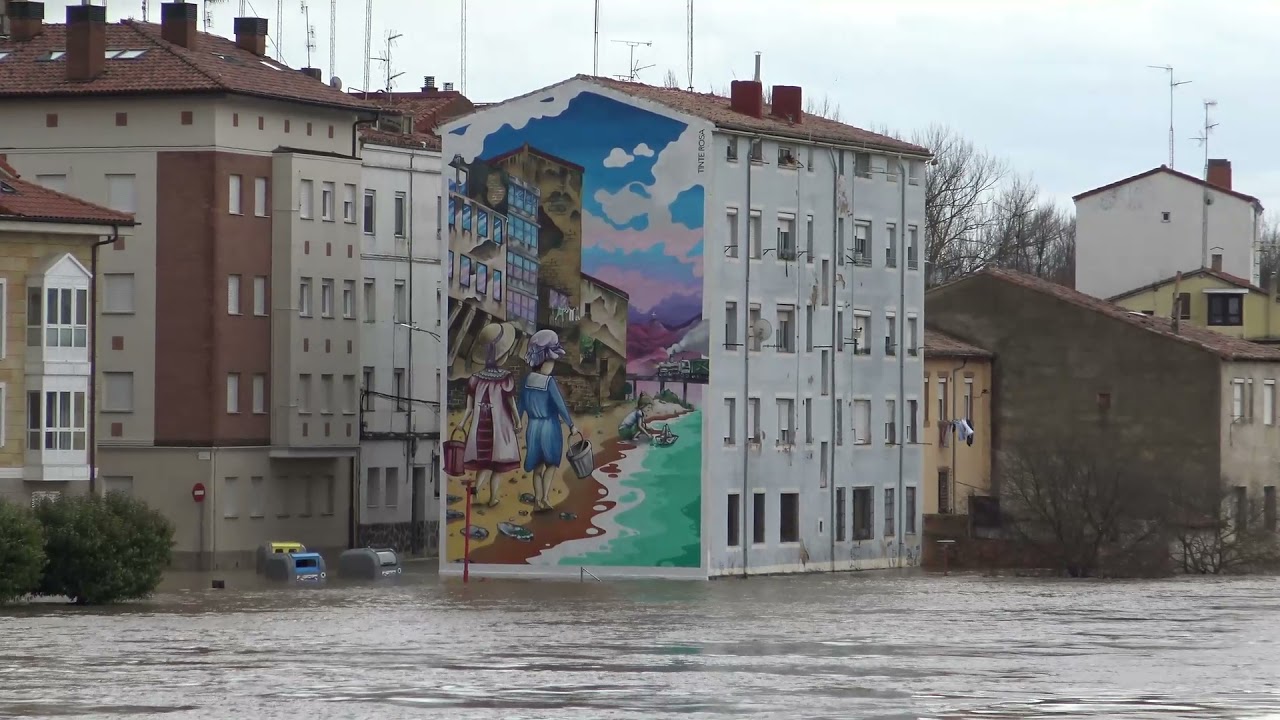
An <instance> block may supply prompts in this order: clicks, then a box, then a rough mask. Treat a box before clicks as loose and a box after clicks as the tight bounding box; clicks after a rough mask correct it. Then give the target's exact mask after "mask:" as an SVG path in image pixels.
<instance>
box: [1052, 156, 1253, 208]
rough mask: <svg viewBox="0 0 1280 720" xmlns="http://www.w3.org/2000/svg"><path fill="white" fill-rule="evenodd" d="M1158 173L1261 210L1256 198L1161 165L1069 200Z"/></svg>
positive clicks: (1077, 199) (1085, 196) (1079, 198)
mask: <svg viewBox="0 0 1280 720" xmlns="http://www.w3.org/2000/svg"><path fill="white" fill-rule="evenodd" d="M1159 172H1163V173H1168V174H1170V175H1172V176H1174V177H1176V178H1179V179H1181V180H1186V181H1187V182H1191V183H1195V184H1196V185H1199V186H1201V187H1210V188H1213V189H1214V190H1217V191H1218V192H1221V193H1226V194H1227V195H1231V196H1233V197H1237V198H1240V199H1241V200H1244V201H1245V202H1249V203H1253V204H1255V205H1257V206H1258V207H1259V208H1261V207H1262V201H1261V200H1259V199H1258V198H1256V197H1254V196H1252V195H1246V194H1244V193H1242V192H1239V191H1237V190H1227V189H1225V188H1220V187H1218V186H1217V185H1211V184H1209V183H1207V182H1205V181H1204V180H1201V179H1200V178H1198V177H1196V176H1194V175H1188V174H1186V173H1184V172H1178V171H1177V170H1174V169H1173V168H1171V167H1169V166H1167V165H1161V166H1160V167H1158V168H1151V169H1150V170H1147V171H1146V172H1140V173H1138V174H1137V175H1130V176H1129V177H1127V178H1123V179H1120V180H1116V181H1115V182H1113V183H1107V184H1106V185H1103V186H1101V187H1096V188H1094V189H1092V190H1085V191H1084V192H1082V193H1080V194H1079V195H1076V196H1074V197H1072V198H1071V199H1072V200H1074V201H1076V202H1079V201H1080V200H1083V199H1084V198H1087V197H1089V196H1091V195H1097V194H1098V193H1101V192H1106V191H1108V190H1113V189H1115V188H1118V187H1120V186H1121V185H1127V184H1129V183H1131V182H1133V181H1135V180H1141V179H1143V178H1146V177H1150V176H1152V175H1155V174H1156V173H1159Z"/></svg>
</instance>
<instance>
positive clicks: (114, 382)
mask: <svg viewBox="0 0 1280 720" xmlns="http://www.w3.org/2000/svg"><path fill="white" fill-rule="evenodd" d="M101 409H102V412H133V373H131V372H104V373H102V408H101Z"/></svg>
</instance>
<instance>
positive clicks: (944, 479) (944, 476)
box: [938, 468, 952, 515]
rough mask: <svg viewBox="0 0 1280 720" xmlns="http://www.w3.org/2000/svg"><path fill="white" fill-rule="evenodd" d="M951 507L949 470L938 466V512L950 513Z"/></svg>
mask: <svg viewBox="0 0 1280 720" xmlns="http://www.w3.org/2000/svg"><path fill="white" fill-rule="evenodd" d="M951 509H952V508H951V470H950V469H949V468H940V469H939V470H938V512H939V513H942V514H944V515H945V514H948V513H950V512H951Z"/></svg>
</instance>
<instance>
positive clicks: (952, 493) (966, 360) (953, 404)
mask: <svg viewBox="0 0 1280 720" xmlns="http://www.w3.org/2000/svg"><path fill="white" fill-rule="evenodd" d="M968 364H969V358H964V359H963V360H962V361H961V362H960V364H959V365H957V366H955V367H953V368H951V414H952V415H953V416H954V415H955V414H956V373H958V372H960V371H961V370H963V369H964V368H965V366H966V365H968ZM928 401H929V400H928V398H925V402H928ZM943 419H944V420H945V418H943ZM968 421H969V418H968V417H966V418H965V422H968ZM954 429H955V425H954V424H952V426H951V428H948V430H947V432H952V431H953V430H954ZM958 439H959V438H958V437H952V439H951V483H950V484H951V487H949V488H947V490H948V493H947V499H948V500H950V501H951V504H952V507H954V506H955V499H956V487H958V484H957V480H956V475H958V474H959V473H958V472H957V468H956V444H957V442H956V441H957V440H958ZM938 510H939V512H941V510H942V508H938ZM922 529H923V528H922Z"/></svg>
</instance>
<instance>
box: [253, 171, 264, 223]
mask: <svg viewBox="0 0 1280 720" xmlns="http://www.w3.org/2000/svg"><path fill="white" fill-rule="evenodd" d="M253 214H254V215H256V216H258V217H266V216H267V179H266V178H254V179H253Z"/></svg>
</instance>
